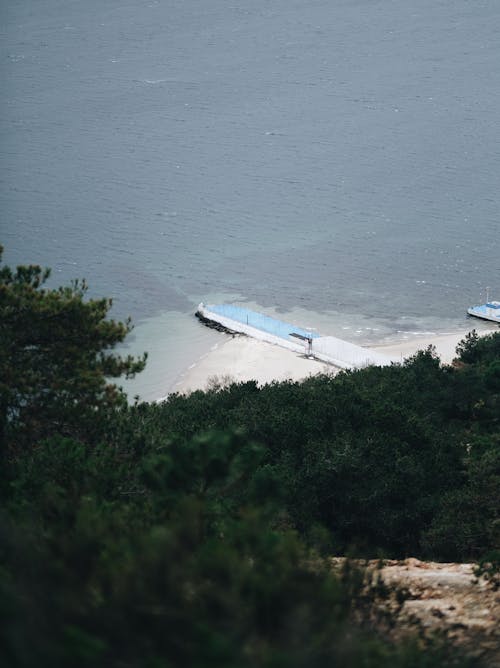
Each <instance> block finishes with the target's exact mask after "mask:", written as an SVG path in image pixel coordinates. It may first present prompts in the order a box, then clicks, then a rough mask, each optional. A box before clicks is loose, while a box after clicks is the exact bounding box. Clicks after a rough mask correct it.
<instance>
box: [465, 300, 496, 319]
mask: <svg viewBox="0 0 500 668" xmlns="http://www.w3.org/2000/svg"><path fill="white" fill-rule="evenodd" d="M467 313H468V314H469V315H473V316H475V317H476V318H483V320H492V321H493V322H498V323H499V324H500V302H494V301H487V302H486V304H480V305H479V306H471V307H470V308H468V309H467Z"/></svg>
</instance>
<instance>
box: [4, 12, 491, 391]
mask: <svg viewBox="0 0 500 668" xmlns="http://www.w3.org/2000/svg"><path fill="white" fill-rule="evenodd" d="M0 18H1V25H2V41H1V46H0V63H1V77H2V82H3V85H2V90H3V93H2V102H1V114H0V142H1V159H0V178H1V186H0V197H1V207H2V222H1V241H2V243H3V244H4V245H5V247H6V252H5V260H6V261H7V262H8V263H10V264H16V263H26V262H37V263H40V264H43V265H48V266H51V267H52V268H53V278H52V281H53V283H54V284H60V283H66V282H68V281H69V280H70V279H71V278H74V277H82V276H85V277H86V278H87V279H88V281H89V283H90V285H91V288H92V294H96V295H108V296H112V297H113V298H114V303H115V315H116V316H117V317H125V316H126V315H129V314H130V315H131V316H132V317H133V319H134V321H135V322H137V323H139V325H138V327H137V329H136V337H135V339H134V340H132V342H131V345H132V347H133V348H134V347H136V348H137V349H140V348H142V347H145V346H146V347H149V348H151V347H152V346H153V347H156V348H159V349H161V351H162V352H161V354H159V353H157V354H155V355H153V356H152V361H151V364H150V370H149V371H148V372H147V373H146V374H145V375H144V380H143V381H141V382H142V385H139V388H140V392H141V393H142V394H143V396H145V397H146V398H151V397H152V396H155V395H156V396H158V394H165V393H166V392H167V391H168V390H169V388H171V387H172V385H173V383H174V381H175V378H176V377H177V376H178V374H179V373H180V372H181V371H182V370H183V369H185V368H186V366H187V364H188V363H189V361H190V360H192V359H193V358H196V357H197V356H198V355H199V354H202V353H203V352H205V351H206V350H207V349H208V348H209V347H210V346H212V345H215V344H216V337H217V335H216V334H214V333H213V332H209V331H208V330H205V329H203V328H201V329H200V325H198V323H197V322H196V321H195V320H194V319H193V318H192V313H193V311H194V310H195V308H196V305H197V303H198V302H199V301H202V300H203V301H210V300H211V299H212V298H219V299H218V300H219V301H220V300H222V299H232V300H237V301H238V300H239V301H240V302H248V303H249V305H250V304H253V305H255V306H256V307H257V308H259V309H261V310H264V311H266V312H270V313H271V312H274V311H276V312H278V313H292V314H293V313H295V314H296V315H298V314H301V313H302V314H303V319H304V320H310V321H311V324H313V325H317V324H318V323H320V324H321V325H322V326H323V329H324V328H325V326H326V327H327V328H329V329H330V331H329V332H328V333H333V334H335V333H336V334H338V333H340V332H342V331H343V332H344V334H345V333H346V332H347V335H345V338H349V337H350V338H359V339H361V340H370V341H371V340H373V339H376V338H377V337H379V338H383V337H386V336H394V335H397V334H398V333H401V332H408V331H416V332H419V331H424V330H426V331H428V330H432V331H445V330H446V331H450V330H452V329H464V328H465V327H466V326H467V322H466V320H465V317H464V311H465V309H466V307H467V306H468V305H470V304H471V303H476V302H477V301H478V300H479V299H480V298H481V297H484V289H485V286H487V285H489V286H492V293H496V294H499V295H500V269H499V267H500V261H499V256H500V247H499V246H500V245H499V243H498V235H499V222H498V221H499V185H500V184H499V180H500V179H499V174H500V130H499V120H498V119H499V112H498V110H499V108H500V82H499V75H498V71H499V63H500V4H499V3H498V1H497V0H477V1H475V2H473V3H472V2H470V1H469V0H440V1H436V0H419V2H418V3H416V2H414V1H412V0H398V1H397V2H396V1H394V0H345V1H343V0H328V1H327V0H307V1H306V0H252V2H246V3H244V2H241V0H232V1H229V0H210V1H209V2H207V0H203V1H202V0H183V1H182V0H166V1H161V0H158V1H155V0H148V1H142V0H136V1H132V0H120V1H118V0H44V2H36V3H35V2H33V1H32V0H4V1H3V2H2V5H1V9H0ZM493 296H494V295H493ZM327 323H328V324H327ZM297 324H302V325H306V326H308V325H309V324H310V323H309V322H298V323H297ZM134 349H135V348H134ZM148 374H149V375H148ZM153 376H154V380H153ZM160 385H161V390H160V387H159V386H160Z"/></svg>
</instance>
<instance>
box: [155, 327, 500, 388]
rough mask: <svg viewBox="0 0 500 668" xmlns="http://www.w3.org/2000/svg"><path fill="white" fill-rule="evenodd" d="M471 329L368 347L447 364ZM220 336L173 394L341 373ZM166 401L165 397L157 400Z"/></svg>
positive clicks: (274, 348) (395, 357)
mask: <svg viewBox="0 0 500 668" xmlns="http://www.w3.org/2000/svg"><path fill="white" fill-rule="evenodd" d="M473 329H474V327H471V328H470V329H468V330H465V331H461V332H454V333H446V334H432V335H429V334H424V335H422V336H414V337H412V338H405V339H402V340H399V341H390V342H387V341H386V342H380V343H379V344H371V346H370V347H371V348H373V350H376V351H379V352H381V353H385V354H386V355H388V356H390V357H391V358H392V359H393V360H394V362H402V361H403V360H404V359H406V358H408V357H410V356H411V355H414V354H415V353H417V352H418V351H419V350H425V349H426V348H427V347H428V346H429V345H432V346H434V347H435V348H436V353H437V355H438V356H439V358H440V359H441V362H442V363H443V364H450V363H451V362H452V360H453V359H454V358H455V357H456V353H455V349H456V347H457V345H458V344H459V343H460V341H462V340H463V339H464V338H465V336H466V335H467V334H468V333H469V332H471V331H472V330H473ZM476 331H477V330H476ZM496 331H499V330H498V329H495V328H491V329H490V328H488V329H485V330H480V331H478V334H479V335H480V336H485V335H487V334H491V333H492V332H496ZM221 337H224V340H222V341H221V343H218V344H216V345H215V346H214V348H213V349H212V350H211V351H210V352H208V353H206V354H205V355H203V356H202V357H201V358H200V359H199V360H198V361H197V362H195V363H193V364H191V366H190V367H189V368H188V369H187V370H186V371H185V372H184V374H183V375H182V376H181V377H180V378H179V380H178V381H177V383H176V384H175V385H174V387H173V388H172V392H171V393H172V394H173V393H179V394H189V393H191V392H194V391H196V390H206V389H209V388H210V387H216V386H223V385H227V384H229V383H231V382H247V381H251V380H255V381H256V382H257V383H258V384H259V385H265V384H268V383H272V382H276V381H277V382H279V381H284V380H293V381H299V380H304V379H306V378H308V377H309V376H313V375H316V374H320V373H327V374H332V375H335V374H336V373H338V372H339V371H340V369H339V368H337V367H334V366H331V365H328V364H325V363H324V362H320V361H318V360H312V359H309V358H307V357H306V356H305V355H303V354H300V353H296V352H293V351H291V350H287V349H285V348H281V347H280V346H277V345H273V344H272V343H267V342H264V341H259V340H257V339H253V338H250V337H248V336H242V335H235V336H231V335H229V334H221ZM167 398H168V395H167V396H166V397H162V398H161V399H158V401H164V400H166V399H167Z"/></svg>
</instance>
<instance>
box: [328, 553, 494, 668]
mask: <svg viewBox="0 0 500 668" xmlns="http://www.w3.org/2000/svg"><path fill="white" fill-rule="evenodd" d="M340 561H341V560H334V563H335V562H336V564H337V566H338V565H340ZM365 565H366V566H367V571H366V575H365V582H364V588H363V592H364V596H363V597H362V600H363V602H364V604H363V606H362V607H363V609H362V610H361V611H359V614H360V615H362V617H363V619H364V620H365V621H368V622H369V623H370V624H371V625H375V626H376V627H377V628H379V629H380V631H382V633H384V634H385V635H388V636H389V637H390V638H393V639H395V640H396V639H398V638H401V637H403V636H406V635H409V634H415V633H416V634H417V635H418V636H419V637H420V638H421V639H422V640H423V641H424V642H425V640H427V639H430V638H432V637H435V636H438V637H442V638H445V639H447V640H449V641H450V642H451V643H452V644H454V645H456V646H458V647H460V648H462V649H463V650H465V652H466V653H467V654H468V655H471V656H474V657H477V658H480V659H481V660H482V661H483V662H484V665H485V666H488V668H490V667H491V668H500V586H499V582H498V580H497V581H494V580H488V579H486V578H485V577H484V576H481V577H478V576H477V575H476V573H475V571H476V565H475V564H455V563H436V562H425V561H419V560H418V559H406V560H404V561H392V560H386V561H383V562H374V561H371V562H368V564H365Z"/></svg>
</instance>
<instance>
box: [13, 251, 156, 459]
mask: <svg viewBox="0 0 500 668" xmlns="http://www.w3.org/2000/svg"><path fill="white" fill-rule="evenodd" d="M1 252H2V248H1V247H0V259H1ZM49 274H50V272H49V270H48V269H45V270H44V269H42V268H41V267H39V266H36V265H30V266H19V267H17V269H16V270H11V269H10V268H9V267H7V266H2V267H0V379H1V380H0V440H1V439H2V437H3V438H4V439H6V441H7V443H8V444H9V446H10V447H16V448H18V447H19V446H20V445H23V444H27V443H32V442H36V441H37V440H38V439H40V438H43V437H45V436H48V435H50V434H53V433H64V434H67V435H78V436H80V437H85V438H88V437H89V435H90V434H91V433H92V431H93V429H92V427H93V425H96V424H97V421H96V413H97V412H102V411H105V410H107V409H109V408H111V407H115V406H117V405H123V404H124V402H125V395H124V394H123V392H121V391H120V389H119V388H117V387H116V386H115V385H113V384H111V383H109V382H108V381H107V379H108V378H117V377H119V376H121V375H124V374H125V375H126V376H127V377H128V376H133V375H134V374H135V373H137V372H138V371H141V369H143V368H144V364H145V357H144V358H142V359H134V358H132V357H131V356H127V357H125V358H122V357H120V356H119V355H116V354H113V353H110V352H109V351H110V350H111V349H112V348H114V347H115V346H116V345H117V344H118V343H120V342H122V341H123V340H124V338H125V336H126V335H127V333H128V332H129V331H130V329H131V326H130V322H129V321H127V322H125V323H123V322H115V321H113V320H108V319H106V316H107V313H108V311H109V309H110V308H111V300H109V299H97V300H96V299H93V300H88V301H85V300H84V297H85V293H86V291H87V286H86V284H85V282H79V281H75V282H73V283H72V285H71V286H69V287H62V288H59V289H52V290H51V289H47V288H44V287H43V286H44V284H45V282H46V280H47V278H48V277H49Z"/></svg>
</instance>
